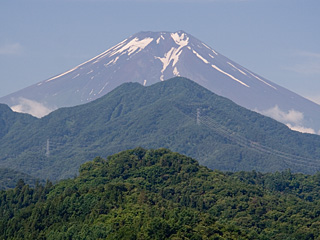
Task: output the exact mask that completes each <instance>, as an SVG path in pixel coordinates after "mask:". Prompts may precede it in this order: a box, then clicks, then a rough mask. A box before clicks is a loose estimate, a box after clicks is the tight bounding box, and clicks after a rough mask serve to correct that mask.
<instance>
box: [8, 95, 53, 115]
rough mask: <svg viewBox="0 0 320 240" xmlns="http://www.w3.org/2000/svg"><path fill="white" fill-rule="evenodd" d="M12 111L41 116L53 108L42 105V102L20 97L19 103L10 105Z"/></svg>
mask: <svg viewBox="0 0 320 240" xmlns="http://www.w3.org/2000/svg"><path fill="white" fill-rule="evenodd" d="M11 109H12V111H15V112H20V113H29V114H31V115H32V116H34V117H38V118H41V117H43V116H45V115H48V114H49V113H50V112H52V111H53V110H55V109H50V108H47V107H46V106H44V105H43V104H42V103H39V102H37V101H33V100H30V99H26V98H20V99H19V104H17V105H15V106H12V107H11Z"/></svg>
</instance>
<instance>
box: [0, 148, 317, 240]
mask: <svg viewBox="0 0 320 240" xmlns="http://www.w3.org/2000/svg"><path fill="white" fill-rule="evenodd" d="M319 192H320V175H319V174H316V175H313V176H310V175H303V174H292V173H291V172H289V171H286V172H283V173H274V174H271V173H268V174H261V173H257V172H254V171H253V172H238V173H223V172H220V171H212V170H209V169H208V168H206V167H203V166H199V164H198V163H197V162H196V161H195V160H193V159H191V158H189V157H186V156H183V155H180V154H178V153H173V152H171V151H169V150H166V149H158V150H145V149H142V148H136V149H133V150H128V151H124V152H121V153H118V154H115V155H113V156H110V157H108V159H107V160H104V159H102V158H99V157H97V158H95V159H94V160H93V161H91V162H87V163H85V164H83V165H82V166H81V168H80V175H79V176H78V177H76V178H74V179H69V180H63V181H60V182H59V183H57V184H56V185H52V184H51V183H50V182H47V183H46V185H45V186H41V185H37V186H36V187H35V188H30V187H29V186H28V185H25V184H24V183H23V182H22V181H19V182H18V184H17V186H16V188H15V189H13V190H7V191H1V192H0V239H55V240H56V239H86V240H89V239H152V240H153V239H199V240H200V239H281V240H282V239H290V240H294V239H297V240H301V239H317V238H318V237H319V236H320V227H319V226H320V212H319V204H320V195H319Z"/></svg>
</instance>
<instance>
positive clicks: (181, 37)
mask: <svg viewBox="0 0 320 240" xmlns="http://www.w3.org/2000/svg"><path fill="white" fill-rule="evenodd" d="M171 38H172V39H173V40H174V41H175V43H176V44H177V45H179V46H180V47H181V48H182V47H184V46H187V45H188V43H189V37H188V36H187V35H186V34H185V33H182V34H181V33H179V32H177V33H171Z"/></svg>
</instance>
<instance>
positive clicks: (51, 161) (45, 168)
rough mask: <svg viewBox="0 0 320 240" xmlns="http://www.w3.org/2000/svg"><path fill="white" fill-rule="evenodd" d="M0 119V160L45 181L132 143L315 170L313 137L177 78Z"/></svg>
mask: <svg viewBox="0 0 320 240" xmlns="http://www.w3.org/2000/svg"><path fill="white" fill-rule="evenodd" d="M0 106H2V105H0ZM0 126H1V127H3V129H5V131H2V128H1V131H0V132H1V133H0V167H7V168H13V169H15V170H19V171H23V172H25V173H28V174H30V175H33V176H36V177H41V178H43V179H47V178H49V179H50V180H56V179H62V178H68V177H74V175H76V174H77V171H78V168H79V166H80V165H81V164H82V163H84V162H85V161H87V160H88V159H93V158H94V157H96V156H102V157H107V156H108V155H111V154H114V153H117V152H119V151H122V150H126V149H132V148H135V147H137V146H142V147H144V148H160V147H165V148H169V149H171V150H173V151H176V152H179V153H182V154H185V155H187V156H190V157H193V158H195V159H197V160H198V161H199V162H200V163H201V164H202V165H205V166H207V167H209V168H211V169H220V170H224V171H241V170H245V171H250V170H256V171H263V172H271V171H283V170H285V169H289V168H290V169H291V170H292V171H293V172H303V173H309V174H310V173H315V172H317V171H318V170H320V161H319V159H320V148H319V147H318V146H319V145H320V136H317V135H311V134H302V133H298V132H295V131H291V130H290V129H289V128H287V127H286V126H285V125H283V124H281V123H278V122H276V121H274V120H272V119H270V118H267V117H264V116H262V115H260V114H258V113H255V112H252V111H249V110H247V109H244V108H242V107H239V106H238V105H236V104H234V103H233V102H231V101H230V100H228V99H225V98H222V97H219V96H217V95H215V94H214V93H212V92H210V91H208V90H207V89H205V88H203V87H201V86H199V85H198V84H196V83H194V82H192V81H190V80H187V79H184V78H175V79H171V80H168V81H165V82H161V83H157V84H155V85H152V86H150V87H143V86H141V85H140V84H138V83H127V84H124V85H122V86H120V87H118V88H117V89H115V90H114V91H112V92H110V93H109V94H107V95H106V96H104V97H102V98H100V99H98V100H96V101H93V102H90V103H88V104H85V105H81V106H77V107H72V108H63V109H59V110H57V111H55V112H52V113H51V114H50V115H48V116H46V117H44V118H42V119H36V118H32V117H27V116H26V114H22V115H20V114H18V113H13V112H12V111H11V110H10V109H9V108H8V107H5V106H3V107H0ZM48 150H49V151H48Z"/></svg>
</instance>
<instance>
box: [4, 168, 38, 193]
mask: <svg viewBox="0 0 320 240" xmlns="http://www.w3.org/2000/svg"><path fill="white" fill-rule="evenodd" d="M20 179H22V180H23V181H24V182H25V183H26V184H28V185H29V186H32V187H34V186H35V185H36V184H37V182H38V183H39V184H43V183H44V182H43V181H41V180H40V179H37V178H35V177H32V176H30V175H28V174H25V173H22V172H18V171H14V170H12V169H8V168H0V190H4V189H8V188H14V187H15V186H16V184H17V182H18V181H19V180H20Z"/></svg>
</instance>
